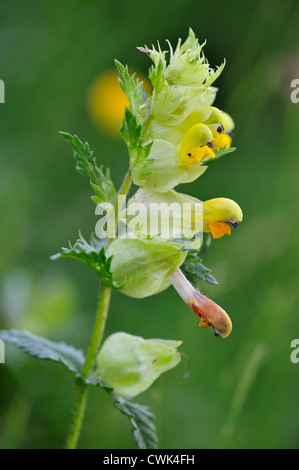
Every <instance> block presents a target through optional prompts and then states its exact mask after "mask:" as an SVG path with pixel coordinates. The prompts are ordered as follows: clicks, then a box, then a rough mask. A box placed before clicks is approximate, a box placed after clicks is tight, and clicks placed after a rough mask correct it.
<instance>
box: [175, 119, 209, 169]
mask: <svg viewBox="0 0 299 470" xmlns="http://www.w3.org/2000/svg"><path fill="white" fill-rule="evenodd" d="M212 138H213V134H212V132H211V130H210V129H209V127H208V126H206V125H205V124H195V125H194V126H192V127H191V128H190V129H189V130H188V131H187V132H186V134H185V135H184V138H183V140H182V143H181V146H180V149H179V160H180V164H181V165H187V166H193V165H197V164H198V163H201V162H202V161H203V160H205V159H208V158H214V157H215V153H214V152H213V150H212V149H211V140H212Z"/></svg>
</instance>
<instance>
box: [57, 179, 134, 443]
mask: <svg viewBox="0 0 299 470" xmlns="http://www.w3.org/2000/svg"><path fill="white" fill-rule="evenodd" d="M131 184H132V175H131V172H130V170H128V172H127V174H126V175H125V177H124V180H123V183H122V185H121V188H120V190H119V193H118V194H119V195H123V196H124V195H126V194H128V192H129V190H130V188H131ZM115 209H116V210H115V212H116V214H117V212H118V202H117V203H116V205H115ZM110 297H111V288H110V287H108V286H105V285H104V284H101V287H100V297H99V303H98V308H97V312H96V318H95V322H94V327H93V330H92V334H91V338H90V343H89V346H88V349H87V353H86V360H85V364H84V366H83V370H82V375H83V377H89V376H90V375H91V374H92V372H93V370H94V366H95V361H96V357H97V354H98V351H99V347H100V344H101V341H102V338H103V334H104V330H105V325H106V320H107V316H108V310H109V305H110ZM75 387H76V389H75V403H74V408H73V414H72V420H71V424H70V428H69V432H68V435H67V438H66V445H65V448H66V449H75V448H76V447H77V443H78V440H79V437H80V432H81V428H82V423H83V418H84V414H85V408H86V401H87V392H88V385H87V384H86V383H85V382H84V381H83V380H82V379H80V378H76V382H75Z"/></svg>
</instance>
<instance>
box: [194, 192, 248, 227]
mask: <svg viewBox="0 0 299 470" xmlns="http://www.w3.org/2000/svg"><path fill="white" fill-rule="evenodd" d="M203 209H204V212H203V221H204V222H241V220H242V219H243V214H242V210H241V208H240V206H239V205H238V204H237V203H236V202H235V201H233V200H232V199H228V198H225V197H217V198H214V199H209V200H208V201H205V202H203Z"/></svg>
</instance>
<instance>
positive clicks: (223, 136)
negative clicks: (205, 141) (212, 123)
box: [212, 126, 232, 150]
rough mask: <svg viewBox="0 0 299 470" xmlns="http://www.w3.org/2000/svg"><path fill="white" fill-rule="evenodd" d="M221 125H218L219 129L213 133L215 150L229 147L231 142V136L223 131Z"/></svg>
mask: <svg viewBox="0 0 299 470" xmlns="http://www.w3.org/2000/svg"><path fill="white" fill-rule="evenodd" d="M222 129H223V127H222V126H221V127H219V130H217V131H216V132H215V134H214V135H213V142H212V144H213V147H215V150H220V149H223V148H224V147H226V148H227V149H228V148H230V146H231V143H232V138H231V136H230V135H229V134H227V133H226V132H223V130H222Z"/></svg>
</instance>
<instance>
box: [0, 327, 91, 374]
mask: <svg viewBox="0 0 299 470" xmlns="http://www.w3.org/2000/svg"><path fill="white" fill-rule="evenodd" d="M0 339H2V340H3V341H4V342H7V343H11V344H14V345H15V346H17V347H18V348H20V349H22V351H24V352H25V353H27V354H29V355H30V356H33V357H37V358H39V359H47V360H50V361H54V362H60V363H62V364H63V365H64V366H65V367H67V368H68V369H69V370H70V371H72V372H77V373H81V370H82V367H83V364H84V361H85V358H84V355H83V353H82V351H80V350H78V349H75V348H74V347H73V346H69V345H67V344H65V343H62V342H61V343H56V342H54V341H50V340H48V339H45V338H42V337H40V336H35V335H33V334H31V333H29V331H25V330H1V331H0Z"/></svg>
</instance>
